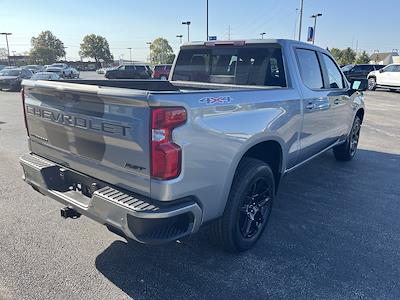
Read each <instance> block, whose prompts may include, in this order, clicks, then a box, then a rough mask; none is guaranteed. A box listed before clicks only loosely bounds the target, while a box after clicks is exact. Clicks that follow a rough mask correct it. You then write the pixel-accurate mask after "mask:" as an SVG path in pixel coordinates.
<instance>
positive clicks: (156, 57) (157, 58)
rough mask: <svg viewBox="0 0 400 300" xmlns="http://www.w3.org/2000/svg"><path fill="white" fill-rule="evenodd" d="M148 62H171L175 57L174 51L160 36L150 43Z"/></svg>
mask: <svg viewBox="0 0 400 300" xmlns="http://www.w3.org/2000/svg"><path fill="white" fill-rule="evenodd" d="M150 51H151V57H150V62H152V63H155V64H171V63H172V62H173V61H174V59H175V54H174V51H173V50H172V47H171V46H170V44H169V43H168V41H167V40H166V39H164V38H162V37H159V38H156V39H155V40H154V41H153V42H152V43H151V45H150Z"/></svg>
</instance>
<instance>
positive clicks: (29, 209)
mask: <svg viewBox="0 0 400 300" xmlns="http://www.w3.org/2000/svg"><path fill="white" fill-rule="evenodd" d="M82 77H83V78H85V76H82ZM366 105H367V112H366V116H365V120H364V124H363V127H362V133H361V140H360V145H359V151H358V153H357V156H356V158H355V159H354V160H353V161H352V162H348V163H339V162H336V161H335V160H334V158H333V154H332V153H331V152H329V153H326V154H324V155H322V156H321V157H319V158H317V159H315V160H314V161H312V162H310V163H309V164H307V165H305V166H304V167H303V168H301V169H299V170H297V171H295V172H294V173H292V174H290V175H289V176H287V177H285V178H284V180H283V182H282V185H281V187H280V192H279V197H278V199H277V201H276V203H275V207H274V211H273V213H272V219H271V223H270V224H269V228H268V230H267V232H266V233H265V234H264V236H263V237H262V239H261V240H260V242H259V243H258V244H257V247H256V248H255V249H253V250H252V251H249V252H247V253H244V254H241V255H231V254H226V253H224V252H221V251H220V250H219V249H218V248H215V247H214V246H213V245H212V244H210V243H209V242H208V239H207V234H206V231H205V230H203V231H201V232H199V233H198V234H196V235H194V236H191V237H189V238H186V239H184V240H182V241H181V242H180V243H171V244H167V245H162V246H146V245H140V244H130V245H127V243H126V242H125V241H124V240H123V239H121V238H119V237H117V236H116V235H114V234H112V233H110V232H108V231H107V229H106V228H105V227H103V226H101V225H99V224H97V223H95V222H94V221H92V220H89V219H88V218H85V217H82V218H80V219H77V220H63V219H61V217H60V216H59V214H60V213H59V209H60V208H61V207H62V206H61V205H60V204H58V203H56V202H55V201H53V200H51V199H49V198H46V197H44V196H41V195H39V194H38V193H36V192H34V191H33V190H32V189H31V188H30V187H29V186H28V185H26V184H25V183H24V182H23V181H22V180H21V176H22V170H21V168H20V166H19V162H18V158H19V156H20V155H22V154H24V153H26V151H27V145H26V132H25V128H24V121H23V116H22V107H21V101H20V96H19V93H8V92H2V91H0V107H1V110H0V196H1V198H0V201H1V218H0V241H1V242H0V253H1V255H0V299H129V298H134V299H188V298H197V299H250V298H253V299H267V298H273V299H276V298H280V299H281V298H285V299H322V298H323V299H399V298H400V281H399V279H400V217H399V215H400V184H399V182H400V117H399V116H400V93H389V92H385V91H376V92H368V93H366Z"/></svg>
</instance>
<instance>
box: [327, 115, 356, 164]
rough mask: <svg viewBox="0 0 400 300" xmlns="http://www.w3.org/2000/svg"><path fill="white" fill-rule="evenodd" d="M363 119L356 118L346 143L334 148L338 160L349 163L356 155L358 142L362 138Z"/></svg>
mask: <svg viewBox="0 0 400 300" xmlns="http://www.w3.org/2000/svg"><path fill="white" fill-rule="evenodd" d="M360 130H361V119H360V118H359V117H358V116H356V117H355V119H354V122H353V127H352V128H351V131H350V135H349V136H348V138H347V140H346V142H345V143H343V144H341V145H339V146H336V147H334V148H333V153H334V155H335V158H336V159H337V160H342V161H349V160H352V159H353V157H354V156H355V155H356V151H357V146H358V140H359V138H360Z"/></svg>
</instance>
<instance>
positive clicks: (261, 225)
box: [212, 158, 275, 252]
mask: <svg viewBox="0 0 400 300" xmlns="http://www.w3.org/2000/svg"><path fill="white" fill-rule="evenodd" d="M274 195H275V180H274V175H273V173H272V170H271V168H270V167H269V166H268V164H266V163H264V162H263V161H260V160H258V159H254V158H245V159H244V160H243V161H242V162H241V163H240V165H239V167H238V170H237V172H236V174H235V178H234V180H233V184H232V188H231V191H230V194H229V198H228V202H227V204H226V207H225V211H224V214H223V215H222V217H221V218H220V219H218V220H217V221H216V222H215V223H214V224H213V225H212V235H213V238H214V240H215V241H216V242H217V243H218V244H220V245H221V246H222V247H223V248H224V249H225V250H227V251H229V252H242V251H245V250H248V249H250V248H252V247H253V246H254V244H255V243H256V242H257V241H258V239H259V238H260V237H261V235H262V233H263V231H264V230H265V228H266V226H267V223H268V221H269V217H270V214H271V209H272V204H273V199H274Z"/></svg>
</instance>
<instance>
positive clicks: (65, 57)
mask: <svg viewBox="0 0 400 300" xmlns="http://www.w3.org/2000/svg"><path fill="white" fill-rule="evenodd" d="M65 49H68V47H64V52H65V56H64V59H65V63H67V51H65Z"/></svg>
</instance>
